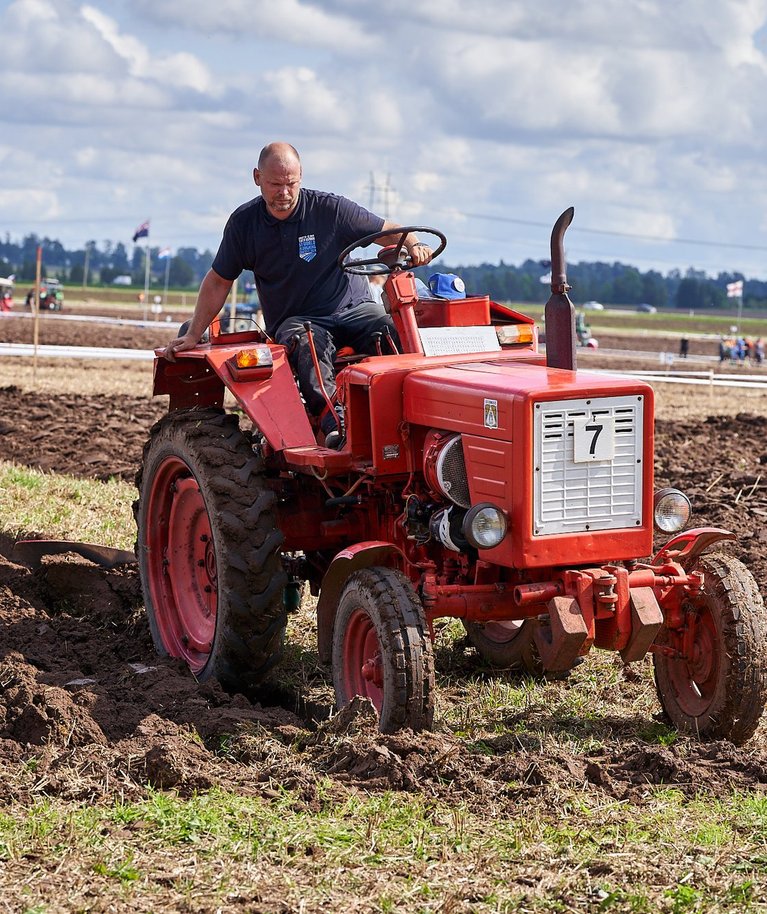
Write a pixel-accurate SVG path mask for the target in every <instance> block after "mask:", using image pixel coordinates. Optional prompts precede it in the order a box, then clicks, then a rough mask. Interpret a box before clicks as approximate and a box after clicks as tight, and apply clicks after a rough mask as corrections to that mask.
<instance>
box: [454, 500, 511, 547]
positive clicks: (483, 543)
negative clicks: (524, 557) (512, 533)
mask: <svg viewBox="0 0 767 914" xmlns="http://www.w3.org/2000/svg"><path fill="white" fill-rule="evenodd" d="M463 535H464V536H465V537H466V539H467V540H468V541H469V542H470V543H471V545H472V546H474V548H475V549H492V548H493V546H497V545H498V544H499V543H500V542H501V540H502V539H503V538H504V536H506V515H505V514H504V513H503V511H501V509H500V508H496V506H495V505H491V504H488V503H487V502H483V503H482V504H479V505H474V507H472V508H469V510H468V511H467V512H466V516H465V517H464V519H463Z"/></svg>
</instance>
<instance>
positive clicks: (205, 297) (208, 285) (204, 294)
mask: <svg viewBox="0 0 767 914" xmlns="http://www.w3.org/2000/svg"><path fill="white" fill-rule="evenodd" d="M231 288H232V281H231V280H230V279H224V277H223V276H219V275H218V273H216V271H215V270H208V272H207V273H206V274H205V278H204V279H203V281H202V283H201V284H200V291H199V292H198V294H197V304H196V305H195V309H194V315H193V316H192V322H191V323H190V325H189V329H188V330H187V332H186V333H185V334H184V335H183V336H179V337H177V338H176V339H175V340H171V341H170V343H168V345H167V346H166V347H165V358H166V359H167V360H168V361H169V362H175V361H176V354H177V353H179V352H185V351H186V350H187V349H194V347H195V346H196V345H197V343H199V341H200V337H201V336H202V335H203V333H205V331H206V330H207V329H208V327H209V326H210V322H211V321H212V320H213V318H214V317H215V316H216V315H217V314H218V312H219V311H220V310H221V309H222V308H223V307H224V304H225V302H226V297H227V295H229V291H230V289H231Z"/></svg>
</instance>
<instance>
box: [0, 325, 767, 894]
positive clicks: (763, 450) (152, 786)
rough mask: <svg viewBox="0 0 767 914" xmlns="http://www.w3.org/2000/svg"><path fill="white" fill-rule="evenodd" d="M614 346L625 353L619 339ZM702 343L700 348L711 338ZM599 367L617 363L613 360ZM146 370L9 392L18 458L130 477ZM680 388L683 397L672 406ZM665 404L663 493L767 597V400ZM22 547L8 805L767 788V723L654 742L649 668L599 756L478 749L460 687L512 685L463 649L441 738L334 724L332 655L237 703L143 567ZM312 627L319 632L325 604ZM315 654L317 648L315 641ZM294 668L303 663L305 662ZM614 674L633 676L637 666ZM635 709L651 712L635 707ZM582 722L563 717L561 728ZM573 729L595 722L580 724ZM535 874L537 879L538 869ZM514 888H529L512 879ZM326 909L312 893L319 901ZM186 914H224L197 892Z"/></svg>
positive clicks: (144, 339) (103, 331)
mask: <svg viewBox="0 0 767 914" xmlns="http://www.w3.org/2000/svg"><path fill="white" fill-rule="evenodd" d="M30 333H31V322H30V321H25V320H23V319H21V318H16V317H11V318H6V319H4V320H0V342H4V341H13V342H24V341H27V340H29V339H31V335H30ZM170 336H172V332H169V331H168V328H166V327H163V326H159V327H157V328H149V329H146V330H136V329H133V328H130V327H120V326H118V327H108V326H103V325H98V326H97V325H88V326H87V328H86V327H85V325H81V324H77V323H74V322H66V323H65V322H54V321H51V320H49V321H47V322H44V324H43V327H42V331H41V342H43V343H53V342H57V343H75V344H87V345H105V346H120V347H133V348H142V349H147V348H151V347H153V346H155V345H160V344H163V343H165V342H166V341H167V340H168V338H169V337H170ZM601 342H602V346H606V345H607V341H601ZM609 345H610V346H615V347H618V346H621V347H622V348H627V346H626V342H625V341H620V340H618V339H615V340H611V341H610V343H609ZM642 346H643V348H646V349H654V348H655V349H660V348H664V347H665V348H670V344H669V343H668V341H660V342H658V341H653V340H647V339H643V341H642ZM692 348H693V354H694V353H695V350H696V348H697V347H696V346H693V347H692ZM700 351H705V352H707V353H709V352H713V344H711V343H708V344H706V345H704V344H701V349H700ZM656 362H657V360H656ZM65 364H66V363H62V365H65ZM581 364H582V365H584V367H587V366H593V367H605V366H606V367H609V366H610V365H611V364H612V365H613V366H614V363H610V362H609V361H608V360H606V359H605V360H600V359H599V358H598V357H597V355H595V354H589V360H588V363H586V359H585V358H584V359H583V361H582V363H581ZM623 364H625V360H624V362H623ZM632 364H633V362H632ZM640 364H641V362H640ZM142 366H143V369H142V370H144V371H145V372H146V376H147V384H146V394H144V395H141V394H139V393H136V392H135V390H133V389H132V390H130V391H126V392H125V393H124V394H121V393H119V392H114V391H115V385H114V384H113V383H112V384H110V385H108V391H109V392H105V393H101V392H99V391H98V390H90V391H89V392H87V393H82V394H73V393H71V392H66V393H56V392H54V391H51V390H50V389H46V390H45V392H39V391H34V390H32V389H31V388H30V387H29V386H28V385H24V384H21V383H19V384H13V383H5V384H4V386H2V387H0V459H2V460H5V461H13V462H15V463H17V464H20V465H24V466H29V467H35V468H42V469H44V470H46V471H47V472H50V473H63V474H71V475H75V476H82V477H90V478H94V479H100V480H104V479H108V478H109V477H113V476H114V477H119V478H122V479H124V480H128V481H130V480H132V479H133V476H134V474H135V472H136V469H137V467H138V465H139V463H140V459H141V450H142V446H143V444H144V442H145V440H146V437H147V432H148V430H149V428H150V426H151V425H152V423H153V422H154V421H155V420H156V419H157V418H159V417H160V416H161V415H162V413H163V411H164V407H165V404H164V402H163V400H162V399H158V400H152V399H151V397H150V390H149V378H150V376H151V362H146V363H142ZM644 367H647V366H644ZM93 370H94V372H104V373H107V372H109V371H115V370H117V371H119V370H120V367H119V366H117V367H115V366H107V365H106V364H104V365H96V366H94V369H93ZM118 386H119V385H118ZM105 387H107V385H105ZM664 390H665V389H664ZM666 395H668V396H669V397H673V398H674V400H673V403H672V404H671V405H667V406H666V408H664V402H665V401H664V397H665V396H666ZM658 397H659V410H658V414H659V418H658V420H657V426H656V466H655V472H656V484H657V485H659V486H660V485H662V484H668V485H674V486H676V487H679V488H681V489H682V490H683V491H685V492H686V493H687V494H688V495H689V496H690V498H691V499H692V502H693V506H694V511H695V525H696V526H702V525H714V526H722V527H725V528H728V529H730V530H732V531H734V532H735V533H736V534H737V536H738V539H737V541H736V542H735V543H733V544H731V545H730V546H729V547H728V549H729V551H731V552H732V553H733V554H734V555H736V556H737V557H739V558H740V559H742V560H743V561H744V562H745V563H746V564H747V565H748V567H749V568H750V569H751V571H752V572H753V574H754V575H755V577H756V579H757V582H758V584H759V587H760V590H761V591H762V593H763V594H767V527H766V526H765V521H767V414H765V410H764V402H765V401H764V400H763V399H760V398H752V399H749V398H747V397H745V396H742V395H741V394H740V393H739V392H738V391H737V390H736V391H729V392H727V393H725V394H721V393H717V394H716V396H715V397H711V396H710V395H709V394H708V393H700V392H699V391H698V389H697V388H683V387H681V386H680V387H679V388H678V389H674V390H673V391H670V392H668V394H666V393H664V392H663V391H660V392H659V394H658ZM694 400H695V403H693V401H694ZM686 401H689V402H688V403H687V405H685V404H686ZM30 532H32V533H34V534H41V535H44V534H45V533H46V531H44V530H40V531H30ZM10 546H11V543H10V542H8V541H7V538H6V541H5V542H2V543H0V548H1V551H2V554H0V810H1V809H2V808H4V807H7V806H9V805H11V804H19V803H30V804H31V803H33V802H36V801H39V800H40V799H41V798H44V797H50V798H57V799H64V800H68V801H73V802H81V803H85V804H90V805H93V804H98V803H99V802H101V801H105V800H107V799H109V798H114V797H115V796H118V795H119V796H120V797H122V798H123V799H124V800H125V801H126V802H130V801H131V800H136V799H138V798H142V797H146V796H147V793H148V791H152V790H157V789H159V790H167V789H172V790H173V791H175V792H176V793H177V794H179V795H181V796H191V795H192V794H194V793H195V792H200V791H206V790H208V789H210V788H213V787H222V788H225V789H229V790H232V791H237V792H240V793H242V794H243V795H247V796H252V795H256V796H263V797H265V798H270V797H272V796H277V795H278V793H279V791H280V790H282V789H289V790H294V791H297V792H298V795H299V796H300V798H301V800H300V802H301V803H303V804H305V806H306V808H307V809H313V808H317V807H318V805H319V804H321V802H322V799H321V797H322V796H324V795H325V794H326V792H327V791H328V790H331V792H332V791H336V792H338V793H339V794H340V793H343V792H345V791H351V792H358V791H359V792H363V793H365V794H367V793H370V792H376V791H384V790H394V791H404V792H407V793H410V794H412V795H414V796H415V795H419V796H427V797H431V798H434V799H435V800H437V799H438V800H444V801H447V802H449V803H455V804H459V803H460V804H463V805H464V806H467V807H468V808H469V809H471V810H475V811H477V812H481V813H482V814H483V815H485V814H486V815H488V816H491V817H493V816H495V817H501V816H504V815H507V814H511V812H512V811H516V812H519V810H520V809H525V808H531V809H532V808H537V807H540V808H550V806H551V804H552V803H555V802H556V799H555V798H556V796H557V791H559V790H562V789H566V788H568V787H578V788H580V789H586V790H588V791H592V792H593V793H594V794H596V795H603V796H604V797H605V799H610V800H619V801H621V802H626V803H637V804H641V803H642V802H644V799H643V798H646V797H647V795H648V794H647V790H648V786H650V785H658V784H665V785H674V786H676V787H678V788H679V789H680V790H682V791H684V792H686V793H688V794H689V795H690V796H693V795H695V794H697V793H700V792H704V793H706V794H708V795H711V796H713V797H716V796H718V795H720V794H722V795H724V794H727V793H729V792H731V791H732V789H733V788H742V789H744V790H746V789H759V788H761V786H762V785H767V728H766V727H765V724H764V723H762V725H760V728H759V730H758V732H757V734H756V736H755V737H754V738H753V739H752V740H751V741H750V742H749V743H748V744H747V745H746V746H745V747H743V748H735V747H734V746H732V745H730V744H727V743H716V744H701V743H698V742H696V741H695V740H690V739H680V740H678V741H675V742H672V743H671V744H669V745H664V744H661V743H659V742H657V741H653V740H652V739H650V738H648V737H647V736H646V734H647V733H648V732H649V731H648V730H647V726H648V725H649V724H651V723H652V715H653V714H657V713H658V712H659V710H660V709H659V706H658V705H657V704H654V703H653V702H654V697H653V695H652V685H651V683H650V679H649V676H647V675H645V674H643V673H642V672H641V671H640V672H639V673H637V672H636V671H634V670H633V669H629V670H626V671H624V673H623V675H622V676H621V677H620V686H619V688H617V689H616V692H615V707H614V708H613V709H610V710H609V711H608V712H605V716H606V719H605V720H602V722H601V726H602V731H604V729H605V728H606V730H607V732H608V736H607V737H606V738H604V739H603V740H602V742H601V743H600V744H599V746H598V747H597V748H596V749H595V748H594V746H593V745H591V746H590V747H588V748H584V749H583V750H582V751H578V750H577V749H572V750H568V751H565V750H562V749H558V748H557V745H556V744H554V745H553V748H552V746H551V745H549V746H547V745H544V744H543V743H542V742H541V740H540V739H537V740H533V739H530V740H526V739H525V738H524V737H521V738H517V739H516V740H515V741H510V740H504V739H500V740H497V741H494V740H493V738H492V737H491V736H489V737H488V738H487V739H485V740H484V743H483V750H482V751H481V752H479V751H477V750H476V747H474V746H472V745H471V744H470V743H469V742H468V741H466V740H464V739H462V738H461V737H460V735H459V734H457V733H456V727H455V726H454V725H453V723H451V722H452V721H454V720H455V717H454V716H451V713H450V710H449V709H450V707H451V703H452V702H460V701H461V690H460V686H459V685H457V683H460V678H461V676H464V675H465V676H466V677H476V676H477V675H482V676H486V677H492V675H494V674H492V673H490V672H489V671H488V670H487V668H482V666H481V664H480V663H479V660H478V658H477V657H476V656H475V655H474V654H473V652H472V650H471V649H470V648H469V647H468V645H467V644H466V643H465V642H462V641H461V640H460V639H459V640H457V641H453V642H451V643H450V644H446V645H443V646H442V647H439V649H438V651H437V658H438V664H439V666H440V668H445V667H446V668H447V669H448V671H449V675H446V676H445V674H444V673H442V672H440V673H439V676H440V678H439V679H438V683H439V685H440V689H441V692H442V695H441V696H440V698H439V701H438V713H437V720H436V726H435V732H433V733H425V734H417V735H414V734H412V733H402V734H398V735H393V736H382V735H380V734H379V733H378V732H377V730H376V729H375V726H374V725H373V724H372V723H371V721H370V720H369V718H368V716H367V715H366V713H365V709H364V708H362V709H361V710H360V711H359V713H357V714H356V715H355V714H351V715H346V716H344V717H341V719H338V718H334V719H331V720H330V721H328V720H327V718H328V717H329V715H330V714H331V707H330V695H331V689H330V679H329V673H328V672H327V671H325V670H323V669H322V668H321V667H320V666H319V664H318V663H315V664H314V666H311V664H310V666H311V671H310V675H309V676H308V677H306V676H305V677H304V678H303V679H301V678H300V677H296V676H283V675H282V674H281V671H280V669H278V670H277V671H276V673H275V674H274V678H273V680H272V681H271V682H270V683H268V684H267V685H266V686H265V687H264V690H263V692H262V693H261V694H259V695H256V696H250V697H245V696H242V695H230V694H227V693H225V692H224V691H223V690H222V689H221V688H220V687H219V686H218V685H217V684H215V683H209V684H205V685H198V684H197V683H195V682H194V680H193V679H192V677H191V676H190V675H189V673H188V672H187V671H186V669H185V668H184V667H183V666H182V665H181V664H180V663H178V662H175V661H172V660H160V659H158V658H157V657H156V655H155V653H154V650H153V647H152V642H151V638H150V635H149V631H148V627H147V623H146V619H145V615H144V611H143V606H142V600H141V595H140V586H139V581H138V575H137V571H136V569H135V568H134V567H131V566H122V567H119V568H116V569H112V570H105V569H103V568H99V567H97V566H96V565H94V564H92V563H90V562H88V561H87V560H85V559H82V558H78V557H77V556H74V555H72V554H68V555H63V556H55V557H49V558H46V559H45V560H44V561H43V563H42V565H41V567H39V568H38V569H29V568H27V567H24V566H21V565H18V564H14V563H13V562H12V561H11V560H10V558H8V556H9V555H10ZM305 620H306V621H305V622H304V623H303V624H305V625H311V612H310V611H307V612H306V614H305ZM309 644H310V642H309ZM306 650H307V651H308V652H309V654H311V646H309V647H308V648H306ZM289 655H290V649H289ZM290 662H293V663H294V664H295V657H294V658H293V660H292V661H290V660H289V663H290ZM589 663H591V659H588V660H587V661H586V663H584V664H583V665H581V666H580V667H578V668H577V669H576V670H575V671H574V673H573V674H572V676H571V677H570V679H569V680H567V681H563V682H553V683H550V684H548V685H547V686H546V688H547V689H551V690H554V693H553V694H556V690H569V689H578V687H579V681H580V678H581V677H582V676H584V675H586V674H585V673H584V672H583V670H584V668H587V667H588V665H589ZM610 663H615V664H617V665H620V662H619V660H612V659H611V660H610ZM496 675H498V676H505V675H508V674H496ZM443 676H445V678H443ZM637 706H638V707H641V708H642V711H641V713H639V714H637V713H635V712H633V711H632V710H631V709H632V708H634V707H637ZM646 708H649V715H647V719H645V716H646V710H645V709H646ZM535 713H538V714H540V713H541V712H540V711H539V712H535ZM534 716H535V715H534ZM533 725H534V726H536V727H538V726H540V725H541V720H540V719H536V720H534V721H532V720H531V726H533ZM567 726H568V725H567V723H566V722H565V723H562V722H561V721H560V722H559V723H558V724H557V727H558V728H559V730H558V732H559V733H560V734H561V733H562V731H563V730H566V728H567ZM572 726H574V727H575V728H576V729H577V726H578V725H577V722H575V721H574V722H573V724H572ZM602 731H601V732H602ZM190 734H192V735H193V736H194V738H190ZM609 734H612V735H609ZM566 741H567V740H566V737H565V739H564V742H566ZM584 745H585V744H584ZM222 746H225V747H226V751H222ZM30 759H34V764H30ZM328 785H330V787H328ZM38 863H39V861H38ZM28 865H29V861H26V862H25V861H20V860H13V859H12V860H9V861H7V862H6V864H5V866H6V867H7V872H8V877H7V878H8V880H9V882H8V884H11V883H12V882H13V879H14V875H13V874H14V872H15V873H16V874H17V876H18V878H21V874H22V873H23V871H24V867H25V866H28ZM645 865H647V866H652V867H655V868H656V871H657V872H656V878H657V880H658V881H659V884H661V885H662V884H663V881H664V878H668V879H669V880H670V879H671V878H672V873H671V871H670V870H669V871H668V872H664V863H663V860H662V858H661V857H659V858H658V860H655V861H651V862H647V861H645ZM542 869H544V870H545V866H543V865H542ZM525 873H526V875H524V874H523V875H524V878H527V879H529V878H530V871H529V869H528V870H526V871H525ZM523 875H520V880H521V884H522V885H523V887H524V878H523ZM678 876H679V874H678V873H676V874H673V878H678ZM617 878H618V877H617V875H616V879H617ZM622 878H625V876H624V877H622ZM38 879H40V880H43V881H42V883H41V885H42V888H40V889H39V891H40V892H41V893H42V894H43V895H44V894H45V893H44V887H45V880H49V881H50V887H51V889H55V887H57V886H60V885H61V884H62V883H61V879H60V877H59V875H58V874H57V872H55V867H54V865H53V864H51V865H50V867H48V868H47V870H46V866H45V864H44V863H42V864H40V871H39V873H38ZM509 879H510V880H512V881H513V880H514V879H515V874H514V872H510V874H509ZM72 891H75V889H73V890H72ZM77 891H81V892H83V893H84V894H83V895H82V899H81V904H82V909H83V910H85V909H86V908H87V909H89V910H101V907H100V903H99V902H98V899H97V898H95V897H93V898H91V899H90V901H89V900H88V897H87V892H86V890H85V888H83V887H82V886H80V887H79V888H77ZM77 897H78V898H80V896H79V895H78V896H77ZM169 903H171V899H170V896H169ZM173 903H175V902H173ZM109 904H110V907H111V910H112V911H122V910H126V911H127V910H130V905H129V904H126V906H125V907H124V908H123V907H121V904H120V902H119V899H118V900H116V899H115V896H110V902H109ZM249 904H250V905H252V907H250V906H249ZM89 905H90V907H89ZM0 907H1V905H0ZM320 907H321V906H320V905H319V904H317V905H316V906H315V905H314V903H312V902H311V900H310V901H308V902H307V904H306V906H304V907H303V908H302V910H305V911H311V910H315V909H316V910H319V909H320ZM50 909H51V910H59V909H61V910H64V909H66V908H65V907H62V908H58V907H56V906H55V905H53V906H52V907H51V908H50ZM179 909H180V910H206V908H205V907H204V905H202V906H199V907H197V906H195V904H193V903H192V902H191V901H190V902H188V907H183V906H182V907H180V908H179ZM224 909H225V910H238V911H239V910H267V911H272V910H274V911H277V910H294V909H297V908H294V907H291V906H290V905H287V906H286V907H282V908H281V907H280V906H279V905H278V904H276V903H275V904H273V905H272V904H269V903H267V899H266V896H262V903H261V904H257V903H256V902H255V901H254V900H253V899H252V898H251V900H250V902H248V899H247V898H246V899H245V901H242V902H241V903H234V902H233V903H232V905H231V907H224ZM359 909H364V906H363V907H361V908H359ZM566 909H568V908H566V907H563V908H562V910H566ZM579 909H580V908H579ZM585 909H586V908H584V910H585ZM9 910H22V907H18V908H16V907H9ZM45 910H48V908H45ZM451 910H456V911H459V910H460V911H462V910H471V904H470V901H466V899H463V900H462V901H461V902H460V904H458V903H457V904H456V906H454V908H451ZM594 910H596V908H594ZM680 910H681V909H680Z"/></svg>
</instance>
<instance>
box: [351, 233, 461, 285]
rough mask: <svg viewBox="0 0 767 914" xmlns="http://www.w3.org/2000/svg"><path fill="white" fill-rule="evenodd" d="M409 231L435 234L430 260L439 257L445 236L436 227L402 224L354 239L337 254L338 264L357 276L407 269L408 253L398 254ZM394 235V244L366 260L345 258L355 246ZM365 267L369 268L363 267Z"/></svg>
mask: <svg viewBox="0 0 767 914" xmlns="http://www.w3.org/2000/svg"><path fill="white" fill-rule="evenodd" d="M411 232H426V234H427V235H435V236H436V237H437V238H439V245H438V246H437V250H436V251H435V252H434V253H433V254H432V255H431V259H432V260H434V258H435V257H439V255H440V254H441V253H442V252H443V251H444V250H445V248H446V247H447V238H445V236H444V235H443V234H442V232H440V231H438V230H437V229H434V228H429V227H428V226H424V225H402V226H399V227H398V228H396V229H389V231H387V232H384V231H380V232H374V233H373V234H372V235H365V237H364V238H360V240H359V241H355V242H354V243H353V244H350V245H349V246H348V247H345V248H344V249H343V251H341V253H340V254H339V255H338V266H339V267H341V269H342V270H343V271H344V272H345V273H356V274H357V275H358V276H359V275H361V276H381V275H383V274H385V273H393V272H394V271H395V270H407V269H409V268H410V267H411V266H412V265H413V264H412V261H411V260H410V255H409V254H407V253H406V254H405V256H404V257H402V258H400V255H401V254H402V251H403V248H404V246H405V238H407V236H408V235H409V234H410V233H411ZM395 235H396V236H397V241H396V242H395V243H394V244H391V245H387V246H386V247H384V248H381V250H380V251H379V252H378V255H377V256H376V257H371V258H368V259H367V260H363V259H357V260H347V259H346V258H347V257H348V256H349V254H351V252H352V251H353V250H355V248H364V247H367V246H368V245H369V244H373V242H375V241H378V239H379V238H391V237H393V236H395ZM366 267H368V268H369V269H365V268H366Z"/></svg>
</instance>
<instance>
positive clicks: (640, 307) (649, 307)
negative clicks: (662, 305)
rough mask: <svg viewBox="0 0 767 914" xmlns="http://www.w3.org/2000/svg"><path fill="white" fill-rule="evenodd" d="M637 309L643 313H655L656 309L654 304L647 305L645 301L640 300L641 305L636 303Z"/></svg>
mask: <svg viewBox="0 0 767 914" xmlns="http://www.w3.org/2000/svg"><path fill="white" fill-rule="evenodd" d="M637 311H641V312H642V313H643V314H656V313H657V311H658V309H657V308H656V307H655V305H648V304H647V302H642V304H641V305H637Z"/></svg>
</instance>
